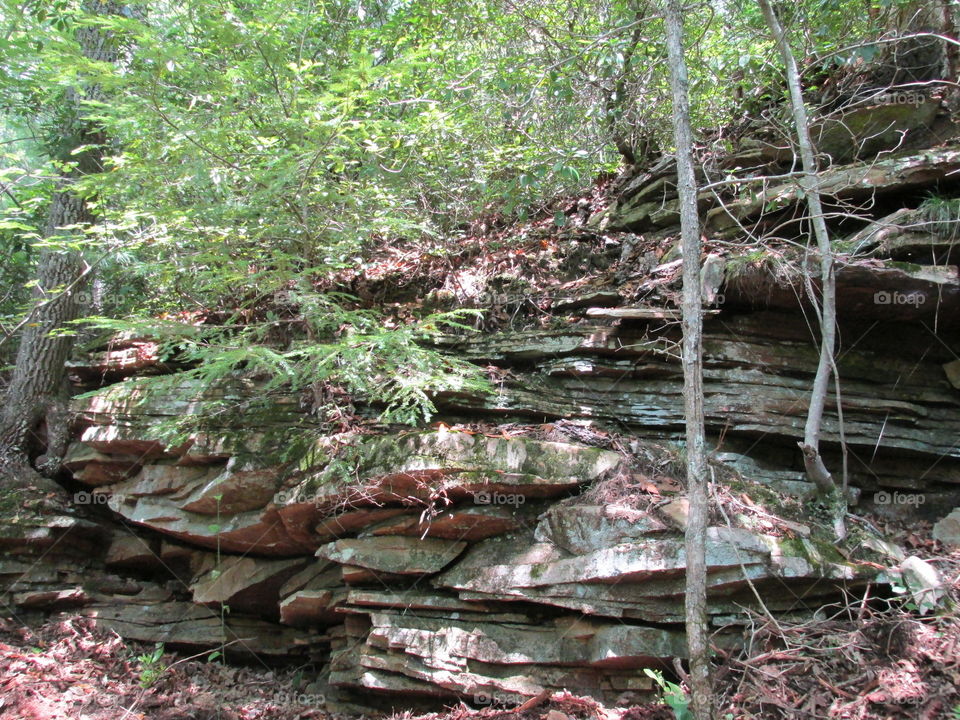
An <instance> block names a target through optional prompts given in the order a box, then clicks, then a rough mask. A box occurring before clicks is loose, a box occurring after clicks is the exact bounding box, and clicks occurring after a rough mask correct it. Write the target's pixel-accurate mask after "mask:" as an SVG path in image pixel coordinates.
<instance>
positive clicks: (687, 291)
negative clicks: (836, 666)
mask: <svg viewBox="0 0 960 720" xmlns="http://www.w3.org/2000/svg"><path fill="white" fill-rule="evenodd" d="M665 20H666V30H667V52H668V64H669V66H670V88H671V91H672V94H673V134H674V142H675V144H676V146H677V187H678V190H679V193H680V232H681V247H682V249H683V397H684V420H685V421H686V426H687V497H688V500H689V503H690V512H689V515H688V518H687V530H686V559H687V578H686V620H687V648H688V651H689V654H690V691H691V695H692V697H691V700H692V703H691V705H692V709H693V714H694V717H696V718H697V720H710V719H711V718H712V717H713V712H714V709H713V706H714V701H713V688H712V685H711V681H710V635H709V629H708V628H709V626H708V624H707V564H706V538H707V514H708V507H709V497H708V493H707V489H708V488H707V461H706V454H705V451H704V428H703V311H702V298H701V291H700V217H699V214H698V212H697V180H696V175H695V173H694V166H693V137H692V136H693V133H692V131H691V128H690V99H689V81H688V79H687V65H686V60H685V59H684V54H683V13H682V9H681V7H680V3H679V0H666V13H665Z"/></svg>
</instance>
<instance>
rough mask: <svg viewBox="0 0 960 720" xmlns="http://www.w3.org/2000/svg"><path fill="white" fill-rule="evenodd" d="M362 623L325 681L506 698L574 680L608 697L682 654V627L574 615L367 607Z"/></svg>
mask: <svg viewBox="0 0 960 720" xmlns="http://www.w3.org/2000/svg"><path fill="white" fill-rule="evenodd" d="M493 618H496V616H493ZM370 622H371V624H370V628H369V630H368V632H367V634H366V637H365V639H364V642H363V643H362V644H361V645H351V646H347V647H345V648H344V649H343V650H341V651H339V652H336V653H335V654H334V657H333V658H332V661H331V667H332V671H331V674H330V682H331V684H334V685H339V686H341V687H350V688H356V689H366V690H374V689H375V690H391V691H403V692H407V693H414V694H418V695H427V696H435V697H443V696H448V695H450V694H453V695H454V696H468V697H469V696H471V695H481V696H482V695H483V694H484V693H489V694H493V695H495V696H496V697H497V699H498V700H506V701H512V702H522V701H523V700H526V699H528V698H530V697H533V696H536V695H539V694H540V693H541V692H543V691H544V690H557V691H558V690H561V689H562V688H565V687H579V688H589V692H590V693H591V694H593V695H595V696H598V697H605V696H606V697H607V698H608V699H611V700H612V699H613V698H614V697H615V696H617V695H618V694H619V692H620V691H622V690H624V689H627V688H630V689H634V690H648V689H649V688H650V686H649V685H648V684H647V683H645V682H643V681H641V682H639V683H637V682H631V680H630V677H631V676H635V675H636V674H637V672H636V670H637V669H638V668H641V667H654V666H658V665H659V664H660V662H662V660H663V659H664V658H666V657H683V656H684V655H685V652H686V647H685V640H684V636H683V634H682V633H680V632H676V631H669V630H663V629H659V628H650V627H641V626H632V625H625V624H622V623H609V622H607V623H604V622H597V621H592V620H583V619H574V618H567V619H560V620H551V621H546V622H533V621H530V622H509V623H508V622H496V621H495V622H482V621H479V622H478V621H472V620H471V621H467V622H464V621H461V620H457V619H455V618H453V617H449V618H435V617H434V618H428V617H422V616H418V615H417V614H416V613H411V612H409V611H408V612H403V613H399V612H398V613H393V612H374V613H372V614H371V615H370ZM641 677H642V676H641Z"/></svg>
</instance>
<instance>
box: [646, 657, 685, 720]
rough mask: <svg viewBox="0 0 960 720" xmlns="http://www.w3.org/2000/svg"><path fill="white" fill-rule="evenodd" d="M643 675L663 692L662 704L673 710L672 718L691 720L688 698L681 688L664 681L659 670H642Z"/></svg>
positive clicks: (673, 683)
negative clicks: (650, 679)
mask: <svg viewBox="0 0 960 720" xmlns="http://www.w3.org/2000/svg"><path fill="white" fill-rule="evenodd" d="M643 674H644V675H646V676H647V677H649V678H652V679H653V681H654V682H656V683H657V685H659V686H660V690H661V691H662V692H663V702H664V703H666V704H667V705H669V706H670V709H671V710H673V716H674V717H675V718H676V720H693V713H692V712H690V710H689V709H688V707H689V705H690V698H689V697H688V696H687V693H686V692H685V691H684V689H683V688H682V687H680V686H679V685H677V684H676V683H675V682H671V681H669V680H665V679H664V677H663V673H662V672H660V671H659V670H651V669H650V668H644V669H643Z"/></svg>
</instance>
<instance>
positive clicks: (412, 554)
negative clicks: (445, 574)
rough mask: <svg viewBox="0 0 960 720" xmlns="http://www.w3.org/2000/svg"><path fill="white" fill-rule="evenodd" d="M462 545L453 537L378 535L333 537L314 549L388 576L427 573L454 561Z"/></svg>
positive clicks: (344, 563) (318, 552) (324, 555)
mask: <svg viewBox="0 0 960 720" xmlns="http://www.w3.org/2000/svg"><path fill="white" fill-rule="evenodd" d="M466 547H467V543H465V542H459V541H455V540H441V539H438V538H424V539H422V540H421V539H420V538H417V537H408V536H379V537H368V538H354V539H346V540H337V541H336V542H332V543H330V544H328V545H324V546H323V547H321V548H320V549H319V550H317V556H318V557H322V558H326V559H327V560H332V561H333V562H337V563H341V564H342V565H346V566H352V567H359V568H364V569H366V570H372V571H374V572H384V573H390V574H391V575H431V574H433V573H436V572H439V571H440V570H443V568H445V567H446V566H447V565H449V564H450V563H452V562H453V561H454V560H456V559H457V557H458V556H459V555H460V554H461V553H462V552H463V551H464V550H465V549H466Z"/></svg>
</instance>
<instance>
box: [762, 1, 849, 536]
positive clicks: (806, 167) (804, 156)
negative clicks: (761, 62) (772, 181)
mask: <svg viewBox="0 0 960 720" xmlns="http://www.w3.org/2000/svg"><path fill="white" fill-rule="evenodd" d="M758 1H759V3H760V9H761V10H762V11H763V17H764V19H765V20H766V22H767V26H768V27H769V28H770V33H771V34H772V35H773V38H774V40H775V41H776V44H777V49H778V50H779V51H780V57H781V58H782V59H783V64H784V67H785V69H786V76H787V86H788V87H789V89H790V104H791V107H792V109H793V122H794V125H795V129H796V133H797V145H798V147H799V149H800V162H801V163H802V165H803V174H802V175H801V176H800V187H801V188H802V189H803V192H804V195H805V196H806V198H807V207H808V208H809V212H810V223H811V224H812V226H813V233H814V236H815V237H816V240H817V250H818V254H819V255H820V282H821V285H822V290H821V295H822V297H821V302H820V311H819V320H820V359H819V362H818V364H817V374H816V376H815V377H814V380H813V388H812V389H811V391H810V407H809V409H808V410H807V422H806V425H805V426H804V433H803V442H801V443H800V449H801V450H802V451H803V462H804V466H805V467H806V471H807V476H808V477H809V478H810V479H811V480H812V481H813V482H814V484H816V486H817V488H818V489H819V490H820V493H821V494H822V495H824V496H825V497H828V498H832V499H834V500H836V502H838V503H839V504H840V505H841V506H842V503H843V499H842V498H834V495H835V493H836V483H835V482H834V480H833V476H832V475H831V474H830V471H829V470H827V467H826V465H824V462H823V458H822V457H821V456H820V429H821V425H822V422H823V410H824V407H825V406H826V402H827V390H828V388H829V385H830V377H831V369H832V367H833V362H834V358H833V355H834V350H835V346H836V330H837V299H836V294H837V291H836V276H835V274H834V270H833V248H832V246H831V245H830V233H829V232H828V230H827V223H826V220H825V219H824V213H823V205H822V204H821V202H820V190H819V175H818V174H817V160H816V156H815V154H814V149H813V141H812V140H811V139H810V120H809V118H808V116H807V108H806V106H805V105H804V103H803V91H802V89H801V85H800V73H799V71H798V70H797V62H796V59H795V58H794V57H793V51H792V50H791V49H790V43H789V41H788V40H787V36H786V33H784V31H783V27H782V26H781V25H780V21H779V20H778V19H777V15H776V13H775V12H774V10H773V7H772V6H771V4H770V0H758ZM811 300H813V301H814V302H816V298H811ZM842 510H843V511H840V512H838V514H837V516H836V517H835V521H834V529H835V531H836V533H837V535H838V536H842V535H844V534H845V533H844V529H843V515H844V514H845V508H842Z"/></svg>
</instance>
